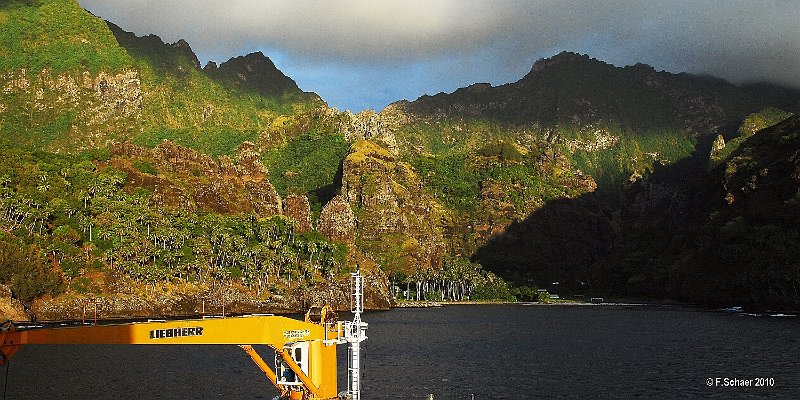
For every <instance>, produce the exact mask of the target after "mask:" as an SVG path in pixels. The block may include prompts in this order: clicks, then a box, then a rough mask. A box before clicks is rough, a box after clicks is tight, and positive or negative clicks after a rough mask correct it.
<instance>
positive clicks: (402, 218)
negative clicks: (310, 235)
mask: <svg viewBox="0 0 800 400" xmlns="http://www.w3.org/2000/svg"><path fill="white" fill-rule="evenodd" d="M342 169H343V176H342V195H343V197H344V199H346V200H347V202H348V203H349V204H350V205H351V206H352V207H353V209H354V210H357V212H356V218H357V228H358V235H359V246H363V248H364V249H365V250H367V251H369V252H373V253H377V254H381V255H382V257H386V258H391V259H393V260H394V261H393V262H394V264H395V265H393V266H392V269H400V270H404V269H405V270H408V271H415V270H417V269H424V268H438V267H439V266H440V263H441V256H442V253H443V252H444V247H445V245H444V238H443V236H442V219H443V217H444V208H443V207H442V206H441V205H440V204H438V203H437V202H436V201H435V200H434V199H433V198H431V196H430V195H428V194H427V193H426V192H425V191H423V190H422V184H421V181H420V178H419V176H418V175H417V174H416V172H415V171H414V170H413V168H412V167H411V166H410V165H408V164H406V163H404V162H400V161H397V160H396V159H395V158H394V156H393V155H392V154H391V153H390V152H389V151H387V150H386V149H384V148H382V147H380V146H378V145H377V144H375V143H372V142H369V141H364V140H360V141H357V142H355V143H353V145H352V146H351V149H350V154H348V156H347V157H346V158H345V160H344V162H343V167H342Z"/></svg>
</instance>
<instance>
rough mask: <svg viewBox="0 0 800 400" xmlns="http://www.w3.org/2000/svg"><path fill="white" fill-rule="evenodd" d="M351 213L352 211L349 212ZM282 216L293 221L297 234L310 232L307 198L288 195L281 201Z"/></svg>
mask: <svg viewBox="0 0 800 400" xmlns="http://www.w3.org/2000/svg"><path fill="white" fill-rule="evenodd" d="M351 212H352V211H351ZM283 215H285V216H287V217H289V218H291V219H293V220H294V221H295V230H296V231H297V233H306V232H310V231H311V230H312V229H313V228H312V227H311V206H310V205H309V203H308V197H306V196H304V195H298V194H290V195H288V196H286V199H284V201H283Z"/></svg>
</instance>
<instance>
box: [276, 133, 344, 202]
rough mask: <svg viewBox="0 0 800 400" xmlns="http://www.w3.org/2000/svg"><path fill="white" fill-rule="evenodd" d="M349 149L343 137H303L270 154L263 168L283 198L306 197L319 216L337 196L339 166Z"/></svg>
mask: <svg viewBox="0 0 800 400" xmlns="http://www.w3.org/2000/svg"><path fill="white" fill-rule="evenodd" d="M349 149H350V146H349V145H348V144H347V142H345V140H344V137H343V136H341V135H316V134H303V135H300V136H298V137H296V138H294V139H292V140H290V141H289V143H287V144H286V145H285V146H282V147H279V148H275V149H273V150H271V151H269V152H267V154H265V155H264V165H266V167H267V169H268V170H269V172H270V182H272V184H273V185H274V186H275V189H276V190H277V191H278V193H280V194H281V196H284V197H285V196H286V195H288V194H291V193H299V194H304V195H306V196H308V199H309V203H310V205H311V210H312V211H313V212H314V213H315V214H318V213H319V212H320V210H322V206H324V205H325V204H326V203H327V202H328V201H329V200H330V199H331V198H333V195H334V194H335V190H336V188H337V187H338V185H337V184H336V178H337V174H338V173H340V171H339V168H340V164H341V162H342V160H343V159H344V157H345V156H347V153H348V150H349ZM339 179H340V180H341V177H339Z"/></svg>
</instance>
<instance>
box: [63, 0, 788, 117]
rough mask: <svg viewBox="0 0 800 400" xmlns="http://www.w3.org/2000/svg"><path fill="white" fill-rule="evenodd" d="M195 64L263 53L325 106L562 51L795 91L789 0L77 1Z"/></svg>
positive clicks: (504, 79) (358, 103)
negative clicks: (176, 49) (175, 48)
mask: <svg viewBox="0 0 800 400" xmlns="http://www.w3.org/2000/svg"><path fill="white" fill-rule="evenodd" d="M78 1H79V3H80V4H81V5H82V6H83V7H84V8H86V9H87V10H89V11H91V12H92V13H94V14H95V15H98V16H100V17H102V18H104V19H107V20H109V21H111V22H114V23H115V24H117V25H119V26H120V27H122V28H123V29H125V30H127V31H132V32H134V33H136V34H137V35H145V34H150V33H153V34H156V35H159V36H160V37H161V38H162V39H163V40H164V41H165V42H169V43H172V42H176V41H178V39H186V41H188V42H189V44H190V45H191V46H192V49H194V51H195V53H197V56H198V57H199V58H200V61H201V63H203V64H205V63H206V62H207V61H209V60H211V61H216V62H217V63H220V62H222V61H225V60H227V59H229V58H231V57H235V56H238V55H245V54H248V53H251V52H254V51H262V52H264V54H266V55H267V56H268V57H270V58H271V59H272V60H273V61H274V62H275V64H276V65H277V66H278V68H279V69H280V70H281V71H283V72H284V73H285V74H286V75H288V76H289V77H291V78H293V79H294V80H295V81H296V82H297V83H298V85H299V86H300V87H301V88H302V89H303V90H306V91H313V92H316V93H318V94H319V95H320V96H322V98H323V99H324V100H325V101H327V102H328V104H329V105H331V106H332V107H337V108H339V109H342V110H344V109H350V110H352V111H360V110H362V109H365V108H374V109H378V110H380V109H381V108H383V107H384V106H386V105H387V104H389V103H391V102H393V101H396V100H400V99H409V100H413V99H416V98H417V97H419V96H420V95H422V94H435V93H438V92H451V91H453V90H455V89H457V88H459V87H463V86H467V85H470V84H472V83H476V82H489V83H492V84H494V85H498V84H503V83H508V82H513V81H516V80H518V79H520V78H521V77H522V76H524V75H525V74H526V73H528V71H530V68H531V66H532V65H533V63H534V62H535V61H536V60H537V59H538V58H542V57H550V56H552V55H555V54H557V53H559V52H561V51H563V50H568V51H575V52H580V53H585V54H589V55H590V56H591V57H595V58H598V59H600V60H604V61H607V62H609V63H612V64H614V65H618V66H623V65H630V64H634V63H636V62H643V63H647V64H650V65H652V66H653V67H655V68H656V69H658V70H662V69H663V70H667V71H671V72H682V71H685V72H692V73H704V74H712V75H716V76H719V77H722V78H726V79H728V80H731V81H733V82H743V81H750V80H767V81H773V82H777V83H782V84H788V85H792V86H795V87H800V23H798V21H800V5H798V2H797V1H795V0H783V1H780V0H758V1H751V0H713V1H712V0H660V1H655V0H608V1H596V0H593V1H586V0H560V1H556V0H530V1H524V0H517V1H514V0H336V1H334V0H286V1H282V0H202V1H197V0H125V1H120V0H78Z"/></svg>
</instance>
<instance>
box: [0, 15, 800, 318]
mask: <svg viewBox="0 0 800 400" xmlns="http://www.w3.org/2000/svg"><path fill="white" fill-rule="evenodd" d="M0 28H1V29H0V32H2V33H0V39H1V40H0V55H1V56H2V57H0V90H2V92H0V152H2V155H3V159H2V163H0V189H2V191H1V192H0V210H2V216H0V284H2V285H7V286H8V287H9V288H10V290H11V291H12V293H13V295H14V296H15V298H17V299H18V300H20V301H22V302H23V303H24V304H25V306H26V307H27V311H28V312H29V313H37V314H38V315H40V316H44V317H52V318H62V317H64V316H73V317H75V316H76V315H77V313H78V312H79V310H80V304H82V303H81V302H82V301H84V300H85V299H86V298H88V297H100V298H102V299H103V301H104V302H105V304H106V309H107V313H108V314H109V315H111V314H114V315H133V314H141V315H156V314H161V315H170V314H179V313H192V312H194V308H195V306H196V305H197V304H199V303H201V302H202V301H203V300H204V299H207V298H212V299H215V300H214V301H215V302H216V303H215V304H217V305H219V306H221V305H222V303H223V302H225V304H227V305H228V309H229V310H230V309H236V310H240V311H245V310H251V311H252V310H276V309H296V308H298V307H299V306H300V305H301V304H302V303H303V302H305V303H319V302H323V301H324V302H332V303H334V304H341V305H344V304H346V302H347V298H343V297H341V293H346V290H343V288H342V285H343V284H344V279H345V278H346V276H347V272H348V271H350V270H351V269H352V268H355V266H356V265H359V266H361V268H362V270H364V271H366V272H368V273H369V274H370V278H369V282H370V287H369V289H368V291H367V297H368V301H369V303H370V304H371V305H373V306H376V307H385V306H387V305H388V304H389V300H390V297H391V296H401V295H403V296H405V297H407V298H415V299H420V300H421V299H434V300H436V299H438V300H442V299H463V298H465V297H467V296H469V297H471V298H474V299H477V298H484V299H490V298H494V299H497V298H502V299H509V298H512V292H511V290H510V288H509V287H508V285H507V284H506V282H510V283H512V284H513V285H515V286H518V287H523V288H522V289H519V288H518V291H517V294H518V295H519V296H521V297H525V298H529V297H530V296H531V293H532V291H531V289H532V287H533V286H539V287H545V286H548V285H549V284H550V283H552V282H554V281H560V282H562V284H561V286H560V287H561V289H560V290H562V291H565V292H573V293H583V292H587V293H589V292H591V293H603V294H620V295H631V296H643V297H653V298H660V297H672V298H681V299H685V300H698V301H700V300H702V301H709V302H711V301H718V302H725V301H736V302H742V303H743V304H744V303H747V304H770V305H772V304H774V305H791V304H794V303H792V301H793V300H790V299H791V296H792V294H791V293H789V292H787V290H788V289H785V287H784V286H781V285H778V284H777V283H776V282H777V281H772V280H770V281H764V282H766V283H764V284H763V285H762V286H758V287H759V288H760V289H758V290H757V291H756V292H752V291H751V292H748V293H750V294H748V295H746V296H745V295H742V296H739V294H741V293H744V292H743V290H744V289H742V287H741V286H736V285H734V284H732V283H731V282H732V281H730V280H729V281H724V282H723V280H719V281H714V280H713V279H711V277H717V276H720V275H724V273H722V272H720V271H717V270H714V272H713V273H711V272H708V271H705V270H702V269H701V268H700V267H699V266H700V265H701V264H702V263H704V262H707V261H708V260H710V259H712V258H713V257H718V258H722V259H724V257H725V255H724V254H721V253H719V252H718V248H717V247H715V246H716V245H717V244H720V246H721V247H719V248H724V249H726V250H725V251H733V250H734V249H733V247H734V244H735V243H742V242H743V241H744V242H746V243H748V244H747V246H751V247H753V248H754V247H755V246H756V244H759V245H765V244H766V246H762V248H767V249H773V248H772V247H770V246H773V247H774V246H778V247H775V248H774V249H773V250H774V251H775V253H776V254H782V255H781V256H780V257H783V258H779V259H776V260H777V261H776V262H777V263H779V264H780V262H784V261H786V260H789V259H790V258H789V257H790V256H791V255H792V254H793V253H792V252H793V251H796V250H794V248H793V247H792V246H791V245H790V242H791V240H792V238H794V236H792V235H795V236H796V234H797V233H796V229H795V230H794V231H793V230H792V229H794V228H792V225H791V221H789V220H780V221H778V220H775V219H774V218H773V217H774V216H773V217H770V218H773V219H755V218H756V217H754V215H756V214H753V212H752V210H751V209H752V207H758V205H759V204H769V209H773V210H778V209H785V210H789V211H786V213H787V214H791V213H792V212H793V211H791V207H793V206H792V204H794V203H792V200H791V196H789V197H786V196H783V195H784V194H786V193H783V192H781V193H782V194H780V195H777V194H774V193H770V192H769V190H772V189H770V188H773V187H774V185H773V186H770V185H772V183H769V182H767V183H765V184H764V185H763V186H761V185H757V186H756V187H755V188H754V189H753V188H751V189H753V190H752V191H748V190H750V189H747V188H748V187H749V186H747V185H748V182H760V181H759V179H762V177H771V176H772V175H770V174H771V173H773V172H775V171H774V170H773V169H771V168H772V167H769V166H768V165H771V164H769V163H768V162H767V161H764V162H766V164H764V165H763V168H761V167H759V168H761V169H760V170H757V171H756V170H753V169H752V168H755V166H761V165H762V164H761V163H762V161H761V160H769V157H770V155H772V156H775V157H779V159H772V161H776V162H778V163H779V164H776V165H784V164H786V163H790V162H789V161H786V162H784V161H781V160H783V159H784V158H786V157H784V156H787V154H788V153H786V154H784V150H781V149H779V148H778V146H777V145H776V144H775V143H786V144H787V146H789V147H788V149H791V148H792V147H791V146H794V142H792V141H791V138H792V137H793V136H792V134H791V132H792V129H793V128H791V126H792V125H791V124H790V125H781V124H779V123H780V121H782V120H785V119H786V118H787V117H789V116H790V112H795V111H796V110H797V106H798V104H800V101H798V99H800V95H799V94H798V92H797V91H796V90H793V89H787V88H781V87H779V86H775V85H769V84H752V85H745V86H736V85H733V84H730V83H728V82H726V81H723V80H719V79H715V78H711V77H703V76H695V75H689V74H671V73H667V72H663V71H662V72H658V71H655V70H654V69H653V68H651V67H649V66H646V65H643V64H637V65H634V66H628V67H615V66H612V65H610V64H607V63H604V62H602V61H598V60H595V59H591V58H589V57H588V56H584V55H578V54H573V53H562V54H559V55H556V56H554V57H552V58H549V59H544V60H539V61H537V62H536V63H535V64H534V66H533V68H532V70H531V72H530V73H529V74H527V75H526V76H524V77H523V78H522V79H520V80H519V81H517V82H514V83H510V84H507V85H502V86H498V87H492V86H490V85H488V84H476V85H472V86H470V87H467V88H463V89H459V90H456V91H455V92H453V93H450V94H444V93H440V94H437V95H434V96H423V97H421V98H419V99H417V100H415V101H413V102H408V101H401V102H397V103H395V104H392V105H390V106H389V107H387V108H386V109H384V110H382V111H381V112H379V113H376V112H374V111H364V112H361V113H358V114H352V113H349V112H344V113H342V112H339V111H338V110H335V109H331V108H328V107H327V105H326V104H325V103H324V102H323V101H322V99H320V98H319V97H318V96H317V95H316V94H314V93H307V92H303V91H302V90H301V89H300V88H298V86H297V84H296V83H295V82H294V81H293V80H292V79H291V78H289V77H287V76H286V75H285V74H283V73H282V72H281V71H279V70H278V69H277V68H276V67H275V65H274V64H273V63H272V61H270V60H269V58H267V57H266V56H265V55H264V54H262V53H253V54H249V55H246V56H242V57H235V58H232V59H231V60H228V61H226V62H223V63H221V64H220V65H218V66H217V65H216V64H214V63H209V64H208V65H206V66H205V67H204V68H201V67H200V63H199V61H198V59H197V56H196V55H195V54H194V52H193V51H192V49H191V46H190V45H189V44H188V43H187V42H185V41H183V40H180V41H178V42H176V43H173V44H168V43H164V42H163V41H162V40H161V39H160V38H158V37H157V36H154V35H149V36H143V37H137V36H136V35H134V34H132V33H128V32H125V31H123V30H122V29H120V28H119V27H117V26H116V25H114V24H113V23H110V22H105V21H102V20H100V19H98V18H96V17H94V16H92V15H91V14H89V13H87V12H86V11H84V10H82V9H81V8H80V6H79V5H78V4H77V3H76V2H75V1H74V0H36V1H34V0H30V1H10V2H4V3H3V4H2V5H0ZM789 121H792V120H791V119H790V120H789ZM775 124H778V125H776V128H773V129H777V130H775V131H773V130H770V129H765V128H768V127H769V126H772V125H775ZM784 124H785V123H784ZM778 127H781V128H778ZM765 132H766V133H767V134H765ZM769 132H773V133H774V134H773V133H769ZM776 132H777V133H776ZM787 132H788V133H787ZM763 138H773V139H770V140H767V139H763ZM754 146H756V147H754ZM758 146H766V147H763V148H764V149H767V150H765V152H763V154H762V152H760V150H759V151H756V150H755V149H757V148H760V147H758ZM785 151H789V150H785ZM743 154H749V155H748V156H746V157H745V156H743ZM742 157H745V158H742ZM748 157H749V158H748ZM781 157H783V158H781ZM787 160H788V158H787ZM781 163H783V164H781ZM787 165H788V164H787ZM751 167H752V168H751ZM787 168H788V167H787ZM720 171H724V173H723V172H720ZM728 171H732V172H730V176H729V175H725V178H724V179H726V180H725V183H724V184H723V186H724V187H726V188H727V187H728V186H726V185H729V184H734V185H738V186H736V187H739V186H741V187H742V188H743V189H741V190H740V192H741V193H739V192H736V193H734V192H730V193H733V194H731V196H734V198H735V199H736V204H737V205H736V207H740V205H741V204H745V203H746V204H750V206H748V208H747V210H745V209H742V208H736V210H738V211H736V210H733V209H731V208H730V207H729V208H719V207H718V208H714V207H717V206H719V204H717V203H713V204H712V203H709V202H704V201H705V200H708V199H711V198H715V197H717V198H718V197H719V196H720V193H718V192H717V191H715V190H717V189H718V188H719V185H720V184H719V182H720V179H722V178H720V174H723V175H724V174H728ZM765 171H766V172H765ZM740 175H741V176H740ZM686 177H697V179H698V181H697V182H699V183H696V184H694V186H691V185H689V186H687V185H685V182H684V181H685V180H686V179H685V178H686ZM754 179H755V180H754ZM764 179H766V178H764ZM776 179H777V180H778V181H780V182H781V183H780V185H778V186H781V185H782V187H787V188H791V181H790V180H788V178H786V177H782V178H776ZM693 182H694V181H693ZM743 182H744V183H743ZM770 182H772V181H770ZM776 185H777V184H776ZM715 188H716V189H715ZM737 190H739V189H737ZM787 190H789V189H787ZM790 191H791V190H789V192H790ZM755 193H770V194H768V195H765V196H766V197H762V196H760V195H756V194H755ZM787 193H788V192H787ZM790 194H791V193H790ZM793 195H794V194H792V196H793ZM726 196H727V194H725V195H724V196H723V197H725V198H727V197H726ZM781 196H783V197H781ZM787 196H788V195H787ZM698 198H699V199H701V200H702V199H705V200H703V201H699V200H697V199H698ZM686 199H688V200H686ZM775 199H779V200H780V201H783V203H780V201H778V200H775ZM690 200H691V201H690ZM743 202H744V203H743ZM731 204H733V203H731ZM753 204H755V206H753ZM781 204H783V206H781ZM781 207H783V208H781ZM732 210H733V211H732ZM743 210H744V211H743ZM748 210H750V211H748ZM651 217H652V218H651ZM762 217H763V216H762V215H761V214H758V218H762ZM698 221H707V222H706V223H705V225H702V227H698V226H699V225H698ZM708 221H712V222H713V223H712V222H708ZM742 221H744V222H742ZM723 222H724V223H723ZM720 223H722V225H719V224H720ZM709 224H710V225H709ZM715 224H716V225H715ZM731 224H733V225H732V226H736V227H742V230H741V232H744V233H742V234H741V235H740V236H736V235H734V236H725V235H722V236H720V235H717V234H716V233H714V232H716V231H714V229H718V228H719V229H718V230H721V231H724V230H725V229H724V227H726V226H729V225H731ZM742 224H744V225H742ZM720 227H722V228H720ZM762 228H763V229H762ZM709 229H710V231H708V230H709ZM737 229H738V228H737ZM709 232H712V233H709ZM737 232H740V231H737ZM715 235H716V236H715ZM742 235H743V236H742ZM759 235H761V236H759ZM787 238H788V239H787ZM729 239H730V240H731V241H729ZM784 239H785V240H784ZM747 241H749V242H747ZM664 243H669V244H670V245H669V246H667V247H666V249H668V250H667V251H666V252H665V253H664V254H663V255H662V254H660V253H659V252H658V250H659V249H661V248H663V247H664V246H663V244H664ZM782 243H783V244H782ZM787 243H788V244H787ZM747 246H745V247H744V248H750V247H747ZM781 246H782V247H781ZM679 249H681V250H680V251H679ZM685 249H689V252H688V253H684V252H682V251H683V250H685ZM754 251H755V250H754ZM770 251H772V250H770ZM686 254H689V255H688V256H687V255H686ZM753 254H760V255H759V256H758V257H761V259H764V257H766V255H764V254H762V253H753ZM730 260H734V258H731V259H730ZM782 260H783V261H782ZM751 261H752V262H748V263H743V264H742V265H748V266H749V267H748V268H751V270H752V271H751V270H748V271H750V272H748V273H751V272H752V273H756V272H759V271H762V269H763V268H764V266H763V265H762V264H759V262H757V261H756V260H751ZM784 264H785V263H784ZM784 264H780V265H784ZM725 265H726V268H730V270H731V271H737V272H736V274H739V273H740V272H741V271H739V270H737V269H736V268H739V266H738V265H734V261H730V262H729V263H728V264H725ZM781 268H783V269H781V271H784V270H786V268H788V267H786V268H784V267H781ZM489 271H491V272H489ZM698 271H700V272H698ZM702 271H705V272H702ZM753 271H755V272H753ZM784 272H785V271H784ZM731 276H734V275H731ZM785 277H786V276H785V275H780V274H779V276H778V278H776V279H783V278H785ZM692 279H694V280H693V282H699V283H698V284H697V285H695V286H692V285H688V284H687V285H686V286H685V287H681V288H677V286H679V285H680V284H682V282H685V281H688V280H692ZM720 279H721V278H720ZM726 279H733V278H731V277H730V276H728V277H727V278H726ZM389 280H390V281H389ZM790 281H791V280H790ZM715 282H716V283H715ZM700 283H702V284H703V285H706V286H698V285H700ZM714 285H716V286H714ZM759 285H761V284H760V283H759ZM764 285H766V286H764ZM754 287H755V286H754ZM399 288H404V289H407V291H406V293H405V294H400V291H399ZM703 288H706V289H709V288H710V289H709V290H705V291H703ZM764 288H766V289H764ZM776 288H779V289H776ZM390 289H394V290H395V292H394V293H390V292H389V290H390ZM750 289H752V288H750ZM750 289H748V290H750ZM784 289H785V290H784ZM754 290H755V289H754ZM730 291H735V292H736V294H737V295H736V296H734V295H726V293H728V292H730ZM533 292H534V293H535V291H533ZM758 293H769V295H768V296H766V295H765V296H766V297H763V296H762V297H759V296H760V295H759V294H758ZM711 294H713V296H712V295H711ZM48 295H50V296H55V297H54V298H52V299H48ZM737 296H738V297H737ZM787 296H789V297H787ZM795 296H796V295H795Z"/></svg>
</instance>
